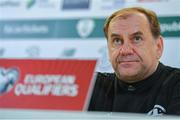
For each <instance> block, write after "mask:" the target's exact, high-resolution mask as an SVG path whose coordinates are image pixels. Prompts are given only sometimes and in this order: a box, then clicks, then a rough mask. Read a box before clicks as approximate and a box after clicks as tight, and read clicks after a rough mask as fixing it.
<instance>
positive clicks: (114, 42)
mask: <svg viewBox="0 0 180 120" xmlns="http://www.w3.org/2000/svg"><path fill="white" fill-rule="evenodd" d="M113 44H114V45H115V46H117V45H121V44H122V40H121V39H119V38H114V39H113Z"/></svg>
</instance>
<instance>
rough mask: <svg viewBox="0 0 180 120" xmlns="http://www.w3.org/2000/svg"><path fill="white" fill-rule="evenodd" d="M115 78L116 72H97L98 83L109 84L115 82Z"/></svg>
mask: <svg viewBox="0 0 180 120" xmlns="http://www.w3.org/2000/svg"><path fill="white" fill-rule="evenodd" d="M114 80H115V74H114V73H102V72H97V75H96V81H97V83H101V84H108V83H111V82H113V81H114Z"/></svg>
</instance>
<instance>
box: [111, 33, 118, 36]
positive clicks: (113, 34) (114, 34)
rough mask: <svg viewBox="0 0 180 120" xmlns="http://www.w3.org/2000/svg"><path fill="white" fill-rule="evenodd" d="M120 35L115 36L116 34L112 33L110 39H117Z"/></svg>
mask: <svg viewBox="0 0 180 120" xmlns="http://www.w3.org/2000/svg"><path fill="white" fill-rule="evenodd" d="M119 36H120V35H118V34H116V33H112V34H111V36H110V37H119Z"/></svg>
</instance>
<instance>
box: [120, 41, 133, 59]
mask: <svg viewBox="0 0 180 120" xmlns="http://www.w3.org/2000/svg"><path fill="white" fill-rule="evenodd" d="M119 54H120V55H122V56H126V55H132V54H133V47H132V46H131V45H130V44H129V43H124V44H123V45H122V46H121V47H120V48H119Z"/></svg>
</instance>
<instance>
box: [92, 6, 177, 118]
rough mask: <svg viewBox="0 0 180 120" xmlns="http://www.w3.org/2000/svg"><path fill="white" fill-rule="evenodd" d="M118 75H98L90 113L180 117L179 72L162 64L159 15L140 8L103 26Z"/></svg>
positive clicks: (122, 13)
mask: <svg viewBox="0 0 180 120" xmlns="http://www.w3.org/2000/svg"><path fill="white" fill-rule="evenodd" d="M104 32H105V36H106V38H107V44H108V51H109V57H110V62H111V64H112V67H113V69H114V71H115V73H98V74H97V80H96V84H95V88H94V91H93V94H92V98H91V101H90V105H89V110H90V111H111V112H135V113H147V114H148V115H161V114H180V70H179V69H176V68H172V67H168V66H165V65H163V64H162V63H160V62H159V59H160V57H161V55H162V53H163V38H162V36H161V35H160V25H159V22H158V19H157V16H156V14H155V13H154V12H153V11H151V10H148V9H144V8H141V7H133V8H125V9H122V10H119V11H117V12H115V13H113V14H112V15H111V16H110V17H109V18H108V19H107V21H106V23H105V26H104Z"/></svg>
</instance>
